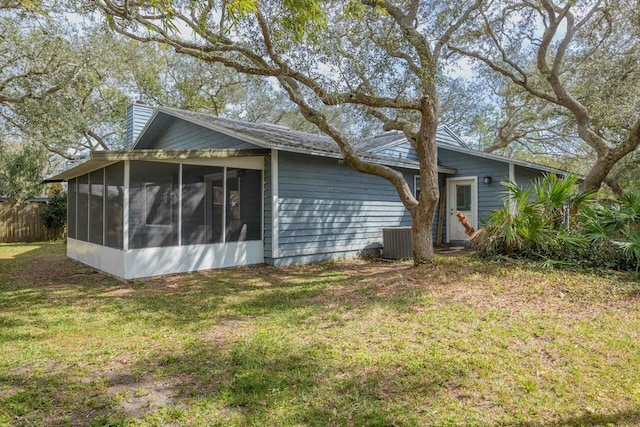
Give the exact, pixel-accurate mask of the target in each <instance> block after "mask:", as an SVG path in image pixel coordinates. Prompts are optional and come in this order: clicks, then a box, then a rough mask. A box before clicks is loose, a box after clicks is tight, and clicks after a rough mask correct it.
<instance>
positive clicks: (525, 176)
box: [514, 166, 544, 187]
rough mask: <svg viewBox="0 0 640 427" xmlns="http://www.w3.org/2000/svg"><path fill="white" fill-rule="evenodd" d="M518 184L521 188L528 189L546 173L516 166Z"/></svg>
mask: <svg viewBox="0 0 640 427" xmlns="http://www.w3.org/2000/svg"><path fill="white" fill-rule="evenodd" d="M514 173H515V178H516V183H518V185H519V186H521V187H526V186H527V185H529V184H530V183H531V181H533V180H534V179H536V178H540V177H542V176H543V175H544V172H543V171H541V170H537V169H531V168H526V167H524V166H515V170H514Z"/></svg>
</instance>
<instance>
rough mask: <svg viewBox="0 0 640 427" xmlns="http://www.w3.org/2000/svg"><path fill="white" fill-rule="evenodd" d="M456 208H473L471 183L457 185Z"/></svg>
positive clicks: (462, 209)
mask: <svg viewBox="0 0 640 427" xmlns="http://www.w3.org/2000/svg"><path fill="white" fill-rule="evenodd" d="M456 210H459V211H467V212H468V211H470V210H471V184H465V185H456Z"/></svg>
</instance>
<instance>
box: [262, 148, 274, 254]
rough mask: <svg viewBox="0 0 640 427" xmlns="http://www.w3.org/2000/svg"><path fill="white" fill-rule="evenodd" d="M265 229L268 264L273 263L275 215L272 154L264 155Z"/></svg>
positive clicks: (265, 251) (264, 239)
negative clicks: (272, 205)
mask: <svg viewBox="0 0 640 427" xmlns="http://www.w3.org/2000/svg"><path fill="white" fill-rule="evenodd" d="M262 176H263V179H264V195H263V200H264V208H263V215H264V230H263V236H264V237H263V244H264V262H265V263H267V264H271V265H273V251H272V243H273V236H272V233H273V231H272V230H273V215H272V212H271V204H272V196H273V193H272V192H271V177H272V170H271V156H265V157H264V173H263V175H262Z"/></svg>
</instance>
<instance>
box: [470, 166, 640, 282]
mask: <svg viewBox="0 0 640 427" xmlns="http://www.w3.org/2000/svg"><path fill="white" fill-rule="evenodd" d="M503 185H504V187H505V188H506V196H505V198H504V207H503V208H502V209H500V210H498V211H496V212H494V213H493V214H492V215H491V217H490V218H489V221H488V222H487V223H486V224H485V226H484V227H483V228H482V229H480V230H479V231H478V232H477V233H476V234H475V235H473V236H472V238H471V240H472V244H473V246H474V247H475V249H477V250H478V253H479V254H480V255H482V256H494V255H507V256H512V257H525V258H532V259H542V260H549V261H554V262H562V263H570V264H574V265H583V266H594V267H606V268H615V269H621V270H633V269H636V270H637V269H638V265H640V193H629V194H628V195H627V196H625V197H623V198H621V199H620V200H614V201H596V200H594V197H593V194H589V193H580V192H579V191H578V186H577V178H576V177H572V176H569V177H567V178H565V179H560V178H558V177H557V176H555V174H550V175H547V176H544V177H542V178H540V179H538V180H536V181H534V182H533V183H532V184H531V185H530V186H528V187H526V188H521V187H520V186H518V185H517V184H516V183H514V182H506V183H503ZM572 214H573V215H572Z"/></svg>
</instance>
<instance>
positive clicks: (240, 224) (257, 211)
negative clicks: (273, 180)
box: [225, 169, 262, 242]
mask: <svg viewBox="0 0 640 427" xmlns="http://www.w3.org/2000/svg"><path fill="white" fill-rule="evenodd" d="M225 202H226V204H227V207H226V209H227V214H226V219H227V221H226V222H227V224H226V238H225V240H226V241H227V242H237V241H245V240H260V238H261V235H262V233H261V228H262V221H261V219H262V172H261V171H259V170H251V169H227V194H226V197H225Z"/></svg>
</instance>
